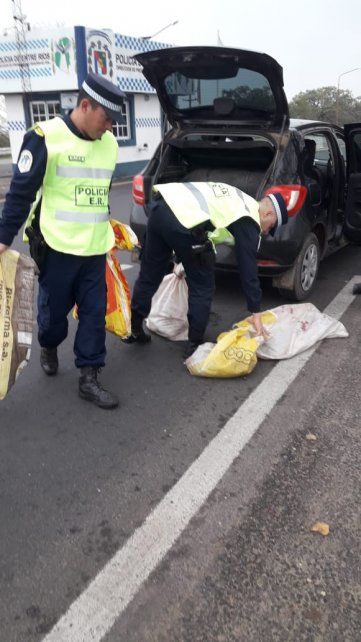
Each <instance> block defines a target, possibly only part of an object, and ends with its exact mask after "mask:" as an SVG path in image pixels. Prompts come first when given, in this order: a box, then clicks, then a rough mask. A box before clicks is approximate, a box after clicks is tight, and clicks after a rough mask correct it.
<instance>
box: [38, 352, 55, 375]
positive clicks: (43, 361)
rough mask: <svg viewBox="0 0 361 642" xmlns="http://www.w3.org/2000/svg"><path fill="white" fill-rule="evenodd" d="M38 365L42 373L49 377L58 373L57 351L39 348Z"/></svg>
mask: <svg viewBox="0 0 361 642" xmlns="http://www.w3.org/2000/svg"><path fill="white" fill-rule="evenodd" d="M40 365H41V367H42V369H43V370H44V372H45V373H46V374H47V375H48V376H49V377H51V376H52V375H56V373H57V372H58V367H59V361H58V351H57V349H56V348H41V350H40Z"/></svg>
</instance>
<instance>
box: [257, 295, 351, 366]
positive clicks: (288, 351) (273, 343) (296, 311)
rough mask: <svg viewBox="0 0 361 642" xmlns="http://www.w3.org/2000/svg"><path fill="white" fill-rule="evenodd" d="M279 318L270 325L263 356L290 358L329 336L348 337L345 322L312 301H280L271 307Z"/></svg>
mask: <svg viewBox="0 0 361 642" xmlns="http://www.w3.org/2000/svg"><path fill="white" fill-rule="evenodd" d="M270 312H273V313H274V314H275V315H276V317H277V321H276V323H275V324H274V325H272V326H270V327H269V328H268V329H269V332H270V338H269V339H268V340H267V341H265V342H264V343H262V345H260V347H259V348H258V350H257V356H259V357H261V358H262V359H289V358H290V357H294V356H295V355H296V354H299V353H300V352H303V351H304V350H307V349H308V348H310V347H311V346H313V345H314V344H315V343H317V341H321V339H326V338H329V339H331V338H337V337H348V332H347V330H346V328H345V326H344V325H343V324H342V323H341V322H340V321H337V320H336V319H332V317H329V316H328V315H327V314H323V313H322V312H320V311H319V310H318V309H317V308H316V307H315V306H314V305H312V303H297V304H295V305H280V306H279V307H277V308H273V309H272V310H270Z"/></svg>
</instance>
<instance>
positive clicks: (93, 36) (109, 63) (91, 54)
mask: <svg viewBox="0 0 361 642" xmlns="http://www.w3.org/2000/svg"><path fill="white" fill-rule="evenodd" d="M87 61H88V70H89V71H93V72H94V73H95V74H99V75H100V76H105V77H106V78H108V79H109V80H112V79H113V76H114V65H113V42H112V38H111V35H110V34H108V33H107V32H106V31H94V30H89V31H88V33H87Z"/></svg>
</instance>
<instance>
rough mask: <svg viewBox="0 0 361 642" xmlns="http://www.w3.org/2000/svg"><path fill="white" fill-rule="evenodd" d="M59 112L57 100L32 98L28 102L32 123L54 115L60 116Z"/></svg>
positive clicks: (48, 118)
mask: <svg viewBox="0 0 361 642" xmlns="http://www.w3.org/2000/svg"><path fill="white" fill-rule="evenodd" d="M60 113H61V112H60V101H59V100H48V101H45V100H34V101H33V102H31V103H30V115H31V123H32V125H34V123H37V122H40V121H42V120H50V119H51V118H55V116H60Z"/></svg>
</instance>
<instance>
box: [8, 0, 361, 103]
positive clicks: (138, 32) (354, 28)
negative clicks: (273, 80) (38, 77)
mask: <svg viewBox="0 0 361 642" xmlns="http://www.w3.org/2000/svg"><path fill="white" fill-rule="evenodd" d="M1 4H2V10H1V29H2V30H3V29H4V28H5V27H9V26H11V25H12V2H11V0H2V2H1ZM172 5H173V6H172ZM44 8H45V11H44ZM22 10H23V14H25V15H26V16H27V20H29V22H30V24H31V25H34V26H39V25H42V26H49V27H50V26H54V25H56V24H61V25H67V26H68V25H69V26H72V25H84V26H86V27H92V28H108V29H113V31H115V32H118V33H123V34H126V35H132V36H148V35H152V34H153V33H155V32H157V31H159V30H160V29H162V27H164V26H165V25H167V24H169V23H171V22H173V21H175V20H178V24H177V25H175V26H172V27H169V28H168V29H166V30H165V31H164V32H163V33H161V34H159V35H158V36H157V37H155V38H154V39H155V40H161V41H163V42H169V43H173V44H175V45H190V44H192V45H216V44H217V32H218V31H219V33H220V38H221V40H222V43H223V44H224V45H225V46H229V47H238V48H240V49H253V50H255V51H263V52H265V53H268V54H270V55H271V56H273V57H274V58H276V60H278V62H279V63H280V64H281V65H282V67H283V69H284V80H285V91H286V94H287V97H288V99H289V100H290V99H291V98H292V97H293V96H294V95H295V94H296V93H298V92H299V91H305V90H307V89H314V88H317V87H324V86H326V85H337V82H338V77H339V76H340V74H343V73H344V72H345V71H349V70H350V69H354V68H355V67H361V1H360V0H343V1H341V0H303V2H300V3H295V2H292V0H291V1H287V0H249V1H248V0H218V1H216V0H207V1H205V0H180V1H178V2H171V1H170V0H133V1H132V2H129V1H128V2H121V1H120V0H107V1H104V2H96V1H94V0H87V1H86V0H60V1H58V0H57V1H56V2H54V1H52V0H48V2H47V3H45V1H44V0H22ZM340 87H341V88H342V89H350V90H351V91H352V92H353V93H354V95H355V96H361V70H359V71H354V72H352V73H347V74H346V75H344V76H342V77H341V79H340Z"/></svg>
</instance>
